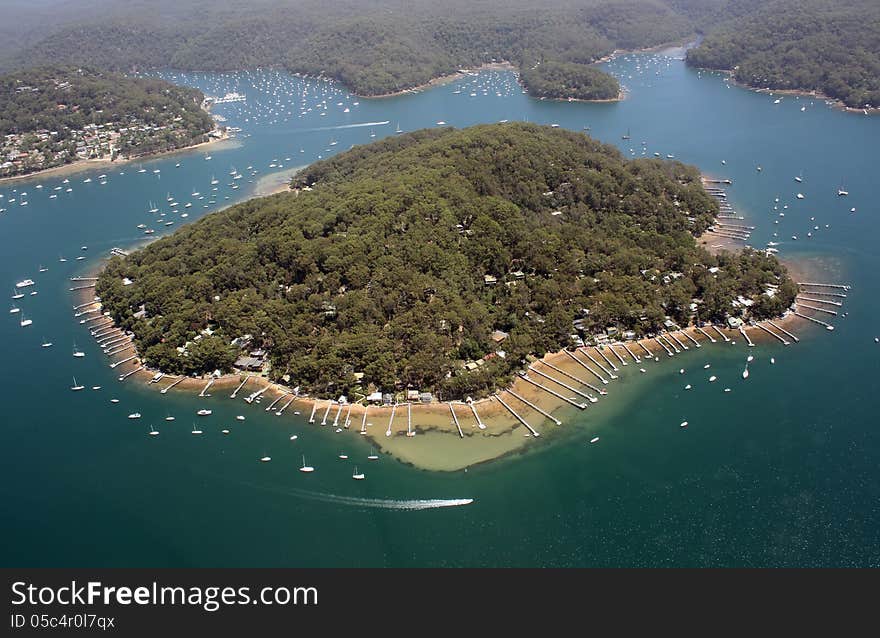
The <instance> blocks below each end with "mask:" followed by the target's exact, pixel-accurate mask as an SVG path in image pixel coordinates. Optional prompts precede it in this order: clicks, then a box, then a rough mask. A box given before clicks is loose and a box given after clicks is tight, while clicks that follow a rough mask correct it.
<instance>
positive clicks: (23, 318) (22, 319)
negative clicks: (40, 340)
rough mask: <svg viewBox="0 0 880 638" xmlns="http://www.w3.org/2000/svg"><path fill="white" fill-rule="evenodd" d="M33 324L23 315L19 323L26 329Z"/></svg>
mask: <svg viewBox="0 0 880 638" xmlns="http://www.w3.org/2000/svg"><path fill="white" fill-rule="evenodd" d="M32 323H33V321H31V320H30V319H26V318H25V317H24V315H22V317H21V321H19V324H20V325H21V327H22V328H24V327H25V326H29V325H31V324H32Z"/></svg>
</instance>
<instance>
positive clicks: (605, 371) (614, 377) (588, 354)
mask: <svg viewBox="0 0 880 638" xmlns="http://www.w3.org/2000/svg"><path fill="white" fill-rule="evenodd" d="M578 351H579V352H583V353H584V354H585V355H587V359H589V360H590V361H592V362H593V365H595V366H597V367H598V368H599V369H600V370H601V371H602V372H604V373H605V374H607V375H608V376H609V378H611V379H616V378H617V375H615V374H614V373H613V372H611V370H607V369H606V368H605V366H603V365H602V364H601V363H599V362H598V361H596V359H595V358H593V355H591V354H590V353H589V351H588V350H587V349H586V348H578ZM606 383H607V382H606Z"/></svg>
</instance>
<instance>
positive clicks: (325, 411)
mask: <svg viewBox="0 0 880 638" xmlns="http://www.w3.org/2000/svg"><path fill="white" fill-rule="evenodd" d="M332 407H333V401H327V409H326V410H324V418H323V419H321V425H327V416H328V415H329V414H330V408H332Z"/></svg>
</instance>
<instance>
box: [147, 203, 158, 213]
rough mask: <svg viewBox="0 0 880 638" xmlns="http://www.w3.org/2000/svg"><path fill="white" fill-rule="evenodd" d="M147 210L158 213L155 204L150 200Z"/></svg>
mask: <svg viewBox="0 0 880 638" xmlns="http://www.w3.org/2000/svg"><path fill="white" fill-rule="evenodd" d="M147 212H150V213H158V212H159V209H158V208H157V207H156V205H155V204H154V203H153V202H152V201H150V207H149V208H148V209H147Z"/></svg>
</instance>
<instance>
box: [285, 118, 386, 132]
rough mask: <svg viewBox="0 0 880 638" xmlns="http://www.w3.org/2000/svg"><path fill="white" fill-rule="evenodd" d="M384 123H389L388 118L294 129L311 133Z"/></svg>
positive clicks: (382, 124)
mask: <svg viewBox="0 0 880 638" xmlns="http://www.w3.org/2000/svg"><path fill="white" fill-rule="evenodd" d="M386 124H391V122H390V121H389V120H385V121H384V122H362V123H360V124H340V125H339V126H319V127H317V128H301V129H296V132H297V133H311V132H314V131H335V130H336V129H341V128H363V127H365V126H385V125H386Z"/></svg>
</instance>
